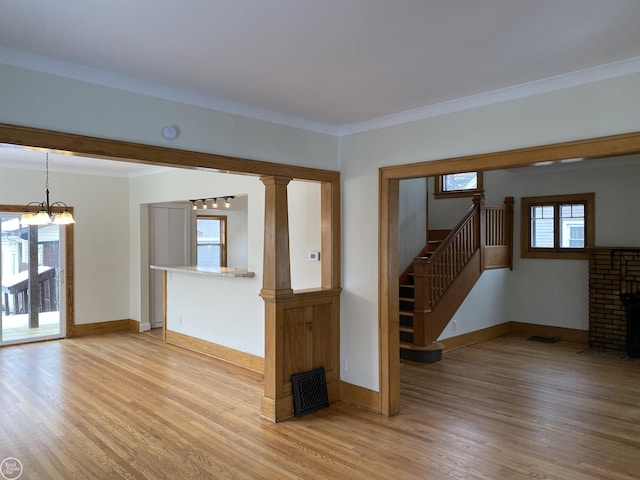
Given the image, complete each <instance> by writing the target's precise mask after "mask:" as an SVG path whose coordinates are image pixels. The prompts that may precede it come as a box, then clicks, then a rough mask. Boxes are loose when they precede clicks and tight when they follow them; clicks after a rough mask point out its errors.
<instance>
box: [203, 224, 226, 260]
mask: <svg viewBox="0 0 640 480" xmlns="http://www.w3.org/2000/svg"><path fill="white" fill-rule="evenodd" d="M196 234H197V235H196V246H197V264H198V266H200V267H226V266H227V217H225V216H213V215H211V216H204V215H202V216H198V217H197V219H196Z"/></svg>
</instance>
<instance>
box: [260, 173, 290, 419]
mask: <svg viewBox="0 0 640 480" xmlns="http://www.w3.org/2000/svg"><path fill="white" fill-rule="evenodd" d="M260 180H261V181H262V183H263V184H264V186H265V202H264V203H265V205H264V260H263V262H264V270H263V276H262V290H261V292H260V296H261V297H262V298H263V300H264V302H265V315H264V320H265V329H264V336H265V352H264V353H265V357H264V358H265V364H264V395H263V397H262V416H264V417H266V418H268V419H270V420H273V421H274V422H275V421H278V420H279V419H282V418H286V417H287V416H290V413H289V411H290V405H288V403H290V402H288V401H287V395H285V394H284V392H283V389H282V385H283V384H284V378H279V377H281V376H282V373H281V372H282V371H283V369H282V368H280V366H281V364H282V362H284V358H282V357H283V354H284V352H283V345H284V319H283V308H282V307H281V305H280V304H279V301H280V303H282V301H283V300H284V299H285V297H289V298H290V297H291V296H292V295H293V290H292V289H291V262H290V257H289V205H288V201H287V185H288V184H289V182H290V181H291V179H290V178H286V177H261V178H260Z"/></svg>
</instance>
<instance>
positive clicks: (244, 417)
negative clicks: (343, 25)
mask: <svg viewBox="0 0 640 480" xmlns="http://www.w3.org/2000/svg"><path fill="white" fill-rule="evenodd" d="M581 348H582V347H581V346H579V345H575V344H570V343H564V342H559V343H555V344H543V343H537V342H531V341H527V340H526V339H524V338H521V337H517V336H507V337H501V338H498V339H494V340H491V341H488V342H483V343H480V344H477V345H473V346H470V347H466V348H461V349H458V350H455V351H451V352H447V353H445V354H444V361H443V362H440V363H437V364H430V365H415V364H410V363H402V364H401V377H402V378H401V414H400V415H399V416H396V417H392V418H385V417H382V416H380V415H376V414H374V413H372V412H369V411H367V410H365V409H358V408H356V407H354V406H352V405H348V404H345V403H341V402H338V403H335V404H333V405H331V407H330V408H328V409H324V410H321V411H318V412H315V413H313V414H311V415H309V416H306V417H303V418H299V419H292V420H289V421H286V422H282V423H279V424H273V423H271V422H270V421H268V420H265V419H263V418H261V417H260V416H259V411H260V402H261V396H262V377H261V375H259V374H257V373H255V372H251V371H248V370H244V369H242V368H239V367H236V366H234V365H231V364H228V363H225V362H221V361H218V360H216V359H213V358H210V357H207V356H205V355H200V354H198V353H195V352H192V351H189V350H185V349H180V348H178V347H174V346H170V345H165V344H164V343H162V342H161V341H159V340H158V339H156V338H154V337H152V336H148V335H141V334H128V333H122V334H111V335H102V336H94V337H83V338H76V339H67V340H62V341H52V342H43V343H37V344H32V345H19V346H7V347H4V348H0V373H1V375H2V376H1V384H0V461H1V460H2V459H4V458H7V457H15V458H18V459H19V460H20V461H21V462H22V464H23V465H24V474H23V476H22V477H21V478H25V479H39V478H42V479H50V478H51V479H58V478H59V479H69V478H77V479H82V478H86V479H112V478H132V479H160V478H171V479H175V478H180V479H189V478H193V479H196V478H197V479H202V478H212V479H294V478H300V479H310V480H313V479H328V478H331V479H363V480H365V479H389V478H393V479H402V480H404V479H407V480H414V479H415V480H417V479H464V480H475V479H484V480H486V479H516V480H517V479H547V480H552V479H557V480H559V479H571V480H574V479H575V480H595V479H607V480H610V479H620V480H624V479H637V478H638V477H639V474H638V472H640V364H635V363H628V362H621V361H616V360H607V359H601V358H594V357H589V356H584V355H578V354H577V352H578V351H579V350H580V349H581Z"/></svg>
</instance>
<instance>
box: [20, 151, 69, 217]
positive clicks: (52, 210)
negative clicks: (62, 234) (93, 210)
mask: <svg viewBox="0 0 640 480" xmlns="http://www.w3.org/2000/svg"><path fill="white" fill-rule="evenodd" d="M45 190H46V200H45V201H44V202H30V203H28V204H27V205H26V206H25V207H24V213H23V214H22V217H20V224H21V225H48V224H50V223H54V224H56V225H69V224H70V223H76V221H75V220H74V219H73V215H71V212H70V211H69V207H67V204H66V203H64V202H53V203H49V153H48V152H47V157H46V180H45Z"/></svg>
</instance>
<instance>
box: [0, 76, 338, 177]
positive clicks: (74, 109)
mask: <svg viewBox="0 0 640 480" xmlns="http://www.w3.org/2000/svg"><path fill="white" fill-rule="evenodd" d="M0 78H1V79H2V88H1V89H0V122H1V123H11V124H15V125H25V126H30V127H38V128H46V129H51V130H59V131H63V132H69V133H79V134H82V135H90V136H95V137H102V138H111V139H116V140H125V141H134V142H138V143H144V144H150V145H160V146H170V147H172V148H179V149H186V150H195V151H200V152H207V153H217V154H221V155H231V156H236V157H242V158H250V159H256V160H266V161H270V162H277V163H286V164H288V165H301V166H308V167H315V168H324V169H330V170H337V169H338V148H337V145H338V139H337V138H336V137H334V136H331V135H325V134H321V133H316V132H310V131H307V130H301V129H296V128H292V127H285V126H282V125H276V124H274V123H269V122H264V121H260V120H252V119H249V118H245V117H240V116H238V115H231V114H228V113H222V112H216V111H213V110H210V109H206V108H199V107H195V106H192V105H185V104H181V103H177V102H171V101H167V100H161V99H158V98H154V97H149V96H145V95H140V94H136V93H130V92H125V91H122V90H117V89H115V88H108V87H102V86H98V85H92V84H89V83H85V82H81V81H77V80H70V79H67V78H61V77H56V76H55V75H48V74H44V73H38V72H34V71H29V70H25V69H22V68H18V67H11V66H8V65H3V64H0ZM166 125H175V126H177V127H178V128H179V130H180V133H179V135H178V137H177V138H176V139H175V140H166V139H164V137H163V136H162V128H163V127H164V126H166Z"/></svg>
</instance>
